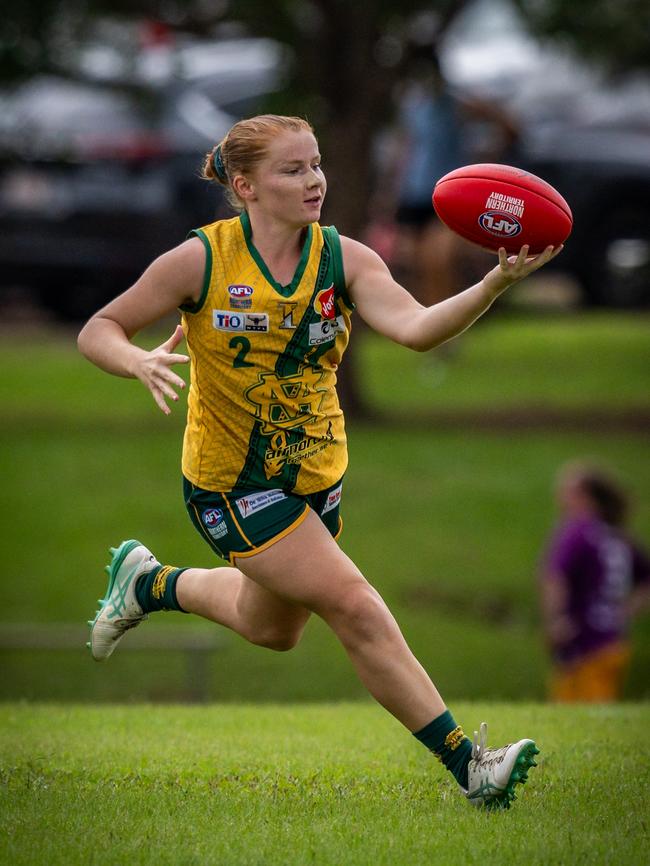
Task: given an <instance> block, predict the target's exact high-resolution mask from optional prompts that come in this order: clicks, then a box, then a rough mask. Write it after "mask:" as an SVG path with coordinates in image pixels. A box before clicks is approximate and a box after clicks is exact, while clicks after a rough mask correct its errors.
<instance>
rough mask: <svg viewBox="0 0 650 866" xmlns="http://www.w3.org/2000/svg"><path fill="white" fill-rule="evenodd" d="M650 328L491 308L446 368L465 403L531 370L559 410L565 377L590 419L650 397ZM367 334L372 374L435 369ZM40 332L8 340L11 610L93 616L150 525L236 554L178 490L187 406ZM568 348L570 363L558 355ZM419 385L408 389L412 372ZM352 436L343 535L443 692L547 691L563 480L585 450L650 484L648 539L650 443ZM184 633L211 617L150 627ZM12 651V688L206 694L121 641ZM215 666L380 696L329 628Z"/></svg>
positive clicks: (641, 664) (7, 662) (80, 695)
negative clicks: (542, 586)
mask: <svg viewBox="0 0 650 866" xmlns="http://www.w3.org/2000/svg"><path fill="white" fill-rule="evenodd" d="M646 321H647V319H643V318H642V317H634V318H633V317H630V316H610V317H609V318H607V319H605V317H603V316H587V317H584V318H583V317H574V316H572V317H569V318H567V319H564V318H559V317H546V318H539V319H532V318H526V317H520V318H511V317H505V316H504V317H497V318H496V320H495V321H494V322H492V321H491V320H488V321H486V323H481V325H480V326H478V327H477V328H475V329H474V330H473V331H471V332H470V333H469V334H468V335H467V336H466V337H463V339H462V342H461V343H460V349H459V352H458V354H457V355H452V357H451V358H450V359H449V361H448V362H447V363H448V366H447V373H446V375H447V378H446V380H445V381H446V382H447V383H448V384H447V385H445V388H446V389H447V390H446V391H445V393H446V394H447V398H446V399H448V400H451V398H452V396H453V397H454V399H456V400H457V401H458V405H463V406H467V407H470V406H472V405H480V400H479V399H478V397H477V388H476V382H477V381H478V382H480V383H482V387H483V388H484V389H486V390H490V394H491V395H492V396H491V398H490V399H491V400H492V403H491V404H490V405H500V406H507V405H508V401H509V400H510V399H511V397H509V396H508V394H509V393H510V392H511V391H512V389H513V387H514V386H513V383H512V379H513V378H516V377H519V378H518V381H520V382H521V384H520V386H519V399H520V401H521V402H522V403H525V402H527V403H528V404H530V403H535V402H538V403H539V402H541V397H539V396H538V395H539V394H540V393H541V391H542V389H543V386H544V385H545V383H547V385H546V386H545V387H546V392H545V393H547V397H545V398H544V399H548V400H549V401H550V400H551V397H552V395H553V394H556V396H557V395H560V394H565V395H566V393H567V389H568V388H569V387H570V388H571V389H573V391H575V392H576V394H578V395H579V396H580V400H578V398H577V397H576V405H577V407H578V408H577V410H576V411H577V412H578V413H579V412H580V407H584V406H586V405H590V406H605V408H607V407H609V406H610V402H608V400H609V397H610V396H611V405H612V406H615V407H619V408H620V407H622V406H626V407H628V408H629V407H636V406H640V405H643V402H642V401H643V400H647V382H648V372H647V370H646V373H645V385H646V388H645V391H644V390H643V387H642V385H643V376H642V374H641V370H642V366H643V359H644V358H645V357H646V349H645V345H646V344H645V343H643V342H642V340H641V339H640V331H641V326H642V325H645V322H646ZM626 335H627V345H626ZM357 336H358V337H359V336H360V337H361V340H360V347H361V351H360V360H361V361H363V364H364V367H365V368H366V369H367V370H368V372H369V375H371V376H375V375H376V374H377V369H380V368H383V369H390V368H391V365H392V364H397V365H398V366H399V365H401V367H399V369H404V370H409V369H410V366H409V365H411V364H413V363H416V364H420V363H425V362H427V361H428V360H429V359H427V358H426V357H423V356H420V355H416V354H413V353H409V352H407V351H406V350H400V349H398V348H396V347H393V346H392V345H391V344H390V343H389V342H388V341H385V340H384V341H382V342H381V344H379V343H377V342H376V341H375V339H374V338H373V337H372V336H371V335H369V334H362V335H357ZM37 337H38V339H37V340H36V339H35V340H34V342H33V344H30V343H29V342H28V341H27V339H26V336H25V335H18V334H17V335H13V336H7V337H6V338H5V339H4V341H3V343H2V345H1V346H0V360H1V363H2V367H3V371H4V376H3V379H2V382H1V383H0V399H1V400H2V401H3V407H4V408H5V419H4V421H3V424H2V425H1V426H0V447H1V448H2V453H3V455H8V456H9V458H10V459H7V460H5V461H4V465H3V485H2V487H1V488H0V508H1V509H2V523H1V524H0V525H1V526H2V531H1V532H0V555H1V556H2V561H3V563H6V564H7V566H6V567H7V576H6V579H5V581H4V583H3V605H2V610H1V611H0V621H4V622H35V623H39V622H79V623H82V622H84V621H85V620H86V619H87V618H88V617H89V616H91V615H92V613H93V611H94V610H95V599H97V598H99V597H100V595H101V594H102V592H103V590H104V581H105V575H104V574H103V571H102V567H103V566H104V564H105V563H106V562H107V552H106V551H107V548H108V546H109V545H110V544H115V543H116V542H119V541H120V540H121V539H123V538H130V537H136V538H141V539H142V540H143V541H145V542H146V543H147V544H148V545H149V546H150V547H151V548H152V549H153V550H154V551H155V552H156V554H157V555H158V556H159V557H160V558H162V559H164V560H167V561H171V562H174V563H176V564H179V565H184V564H197V565H203V564H205V565H208V564H218V562H217V561H216V560H214V559H213V558H212V555H211V553H210V551H209V550H208V548H207V547H206V546H205V544H204V542H203V541H202V539H201V538H200V537H199V536H198V534H197V533H196V532H195V530H194V529H193V527H192V526H191V524H190V521H189V518H188V517H187V516H186V514H185V511H184V506H183V502H182V499H181V485H180V466H179V459H180V440H181V436H182V426H183V414H184V413H183V410H182V407H180V406H179V407H177V408H176V411H175V412H174V414H173V416H172V417H171V418H165V417H163V416H162V414H161V413H160V412H159V411H158V410H157V409H156V408H155V406H154V405H153V402H152V401H151V400H150V399H149V397H148V395H147V394H146V393H145V392H144V391H143V389H142V387H141V386H140V385H139V383H137V382H131V381H127V380H122V379H117V378H114V377H111V376H107V375H105V374H102V373H101V372H100V371H98V370H96V369H95V368H93V367H92V366H91V365H90V364H88V363H86V362H84V361H83V360H82V359H81V358H80V357H79V355H78V354H77V353H76V350H75V347H74V342H73V339H72V335H70V334H63V335H61V334H56V333H52V334H50V333H45V334H42V333H40V334H38V335H37ZM145 340H149V341H150V342H152V341H153V340H154V338H153V337H151V336H148V337H146V338H145ZM646 342H647V341H646ZM380 346H381V352H380V351H379V349H380ZM549 346H553V347H554V351H553V353H551V352H549V351H548V347H549ZM576 347H578V348H579V351H578V348H576ZM625 347H626V348H625ZM624 348H625V351H624ZM396 352H397V353H399V361H397V360H396V355H395V353H396ZM500 352H503V353H504V354H503V355H500ZM493 355H495V358H494V359H493V363H495V364H496V363H497V362H498V361H499V358H501V361H500V364H501V368H502V369H501V373H500V375H499V376H498V377H497V376H496V375H495V374H494V370H492V372H491V373H490V375H486V376H484V375H483V373H482V372H481V371H482V364H483V363H487V362H488V360H489V359H490V358H491V357H492V356H493ZM530 357H532V358H534V359H535V363H534V364H532V366H531V365H529V363H528V361H529V359H530ZM557 357H561V358H563V359H564V361H565V362H566V364H567V366H566V369H567V370H570V371H571V375H570V376H569V375H567V374H566V373H563V374H562V375H559V373H558V371H556V370H554V369H552V368H551V367H552V365H551V367H545V366H544V364H550V363H551V361H553V359H554V358H557ZM373 358H374V359H375V361H372V359H373ZM364 359H365V360H364ZM480 359H482V360H480ZM580 359H586V360H580ZM479 360H480V363H479ZM371 361H372V363H371ZM569 361H571V363H570V364H569V363H568V362H569ZM553 363H554V361H553ZM649 369H650V368H649ZM515 374H516V376H515ZM393 375H394V374H393ZM608 376H609V377H610V378H609V379H608V378H607V377H608ZM611 377H615V381H612V379H611ZM547 380H548V382H550V383H551V384H552V385H553V387H552V388H551V387H550V386H549V385H548V382H547ZM569 380H571V381H570V382H569ZM573 380H575V381H573ZM391 381H393V384H392V385H390V383H389V385H390V387H387V388H386V393H385V394H384V395H383V396H381V395H380V394H379V393H377V392H374V398H376V402H379V400H380V396H381V399H383V400H384V407H388V397H389V396H390V399H391V400H393V398H394V400H395V403H394V405H393V408H394V410H395V412H396V413H398V412H399V405H398V403H399V399H401V397H400V394H401V392H399V391H398V389H397V388H396V386H395V384H394V379H393V380H391ZM405 381H407V382H408V383H409V387H411V384H410V383H411V377H410V376H407V377H405ZM577 383H580V386H579V387H578V384H577ZM604 383H605V384H604ZM418 387H419V386H418ZM413 388H414V389H415V390H417V387H416V385H413ZM421 392H422V393H424V388H422V389H421ZM548 395H550V396H548ZM404 399H406V397H404ZM558 399H559V397H558ZM562 399H565V397H563V398H562ZM566 399H568V398H566ZM405 405H406V404H405ZM438 405H441V404H440V403H439V402H438V397H436V406H438ZM442 405H445V404H444V402H443V404H442ZM446 405H448V406H451V404H450V403H449V402H447V404H446ZM549 405H550V403H549ZM578 418H579V414H578ZM349 438H350V456H351V466H350V470H349V472H348V475H347V477H346V482H345V494H344V502H343V515H344V520H345V532H344V535H343V538H342V544H343V547H344V549H345V550H346V551H347V552H348V553H349V554H350V555H351V556H352V558H353V559H354V560H355V561H356V562H357V563H358V564H359V566H360V567H361V568H362V570H363V571H364V573H365V574H366V575H367V576H368V578H369V579H370V580H371V582H372V583H373V584H375V585H376V586H377V588H378V589H379V590H380V592H381V593H382V594H383V595H384V597H385V598H386V600H387V601H388V603H389V604H390V606H391V608H392V609H393V610H394V612H395V614H396V616H397V618H398V621H399V622H400V624H401V626H402V628H403V631H404V632H405V634H406V636H407V638H408V640H409V642H410V643H411V645H412V647H413V649H414V651H415V652H416V654H417V655H418V657H419V658H420V659H421V661H422V662H423V664H424V665H425V666H426V667H427V669H428V670H429V671H430V672H431V674H432V675H433V677H434V678H435V680H436V682H437V684H438V685H439V687H440V688H441V690H442V692H443V694H444V695H445V696H447V697H449V698H454V697H463V696H472V697H474V698H485V699H492V698H498V699H514V698H521V699H540V698H541V697H542V696H543V694H544V676H545V666H546V660H545V655H544V651H543V648H542V643H541V639H540V635H539V630H538V611H537V596H536V572H537V567H538V562H539V557H540V552H541V549H542V546H543V544H544V541H545V539H546V537H547V534H548V532H549V530H550V528H551V526H552V524H553V520H554V510H553V502H552V479H553V476H554V473H555V471H556V469H557V467H558V465H559V464H560V463H562V462H563V461H564V460H566V459H567V458H570V457H574V456H576V455H590V456H594V457H596V458H599V459H600V460H602V461H604V462H607V463H608V464H611V465H613V466H614V467H616V469H617V470H618V471H619V472H620V474H621V475H622V476H623V478H624V479H625V480H626V481H627V482H628V483H629V485H630V487H631V488H632V490H633V491H635V493H636V494H637V498H638V507H637V510H636V512H635V515H634V523H633V528H634V530H635V531H636V532H637V533H638V534H641V535H642V536H643V534H644V532H646V531H647V530H646V528H647V526H648V525H650V499H649V498H648V497H647V495H646V491H647V490H649V489H650V463H649V462H648V460H647V437H644V436H642V435H640V434H626V433H624V432H619V433H617V434H616V435H613V434H606V433H603V432H598V431H590V430H589V429H587V428H586V427H585V428H584V429H582V430H581V429H580V428H579V427H578V428H577V429H576V430H574V431H573V432H566V431H562V430H557V429H556V430H546V431H545V430H536V431H534V432H520V431H519V432H518V431H511V432H502V433H497V432H488V431H483V430H480V429H474V430H465V429H462V428H459V429H457V430H453V429H448V430H446V431H444V432H441V431H440V430H436V429H435V428H431V429H428V428H427V427H425V426H420V427H418V428H415V429H413V430H411V431H405V430H403V429H399V430H398V429H383V428H381V427H368V426H351V427H350V430H349ZM646 539H647V535H646ZM0 624H1V622H0ZM170 624H174V625H177V626H182V627H185V628H211V626H210V625H208V624H207V623H201V622H200V621H198V620H194V619H192V618H189V617H183V616H181V615H177V614H165V615H160V616H157V617H152V619H151V621H150V622H149V623H147V624H146V625H145V626H143V628H146V629H148V630H155V629H158V630H163V629H165V628H166V627H168V626H169V625H170ZM635 638H636V639H635V644H636V654H635V660H634V667H633V671H632V675H631V678H630V682H629V685H628V692H627V693H628V696H629V697H643V696H644V697H650V621H649V619H648V618H646V619H645V620H644V621H643V622H640V623H639V624H638V625H637V627H636V633H635ZM125 644H126V641H125ZM45 662H47V664H45ZM0 664H1V665H2V669H3V676H2V677H0V698H4V699H7V698H15V697H26V698H31V699H38V698H47V699H54V700H56V699H72V700H104V699H115V698H122V699H124V698H125V697H126V698H128V699H129V700H142V699H147V700H161V699H162V700H164V699H170V698H173V699H182V698H185V697H187V695H188V689H187V683H186V676H185V664H186V662H185V660H184V659H183V658H182V657H180V656H179V655H178V654H177V653H172V652H169V653H157V654H153V653H151V654H137V653H129V652H123V651H122V650H121V651H120V652H119V653H117V654H116V656H115V658H113V659H111V662H110V664H109V665H106V666H99V665H94V664H91V663H90V662H89V660H88V657H87V655H86V653H85V650H84V648H83V647H82V646H80V648H79V650H78V651H70V652H59V653H45V652H38V651H29V652H2V654H1V656H0ZM209 677H210V682H209V693H210V694H211V695H212V696H213V697H214V698H216V699H219V700H231V701H237V700H265V701H274V700H300V701H317V700H327V699H350V698H358V697H361V696H363V690H362V688H361V686H360V685H359V684H358V683H357V681H356V679H355V677H354V675H353V673H352V671H351V668H350V664H349V661H348V659H347V657H346V656H345V654H344V653H343V651H342V650H341V649H340V647H339V646H338V645H337V643H336V642H335V640H334V639H333V637H332V636H331V634H330V633H329V632H328V630H327V629H326V628H325V627H324V626H323V625H322V624H321V623H320V622H319V621H316V620H314V621H312V622H311V623H310V624H309V626H308V628H307V632H306V634H305V637H304V639H303V642H302V643H301V645H300V646H299V647H298V648H297V649H296V650H294V651H293V652H292V653H288V654H282V655H276V654H273V653H269V652H268V651H264V650H260V649H259V648H255V647H251V646H249V645H247V644H246V643H245V642H244V641H242V640H241V639H240V638H238V637H236V636H234V635H230V634H228V633H225V632H224V633H223V647H222V649H221V650H220V651H219V653H217V654H216V656H215V658H214V660H213V663H212V667H211V672H210V675H209ZM125 682H128V684H129V690H128V695H126V696H125V695H124V683H125Z"/></svg>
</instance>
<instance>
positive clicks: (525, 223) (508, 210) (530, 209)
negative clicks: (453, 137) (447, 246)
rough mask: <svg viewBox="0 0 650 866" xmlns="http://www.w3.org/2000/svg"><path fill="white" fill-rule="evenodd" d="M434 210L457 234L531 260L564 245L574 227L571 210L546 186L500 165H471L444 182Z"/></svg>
mask: <svg viewBox="0 0 650 866" xmlns="http://www.w3.org/2000/svg"><path fill="white" fill-rule="evenodd" d="M433 206H434V208H435V210H436V213H437V214H438V216H439V217H440V219H441V220H442V221H443V223H445V225H447V226H448V227H449V228H450V229H451V230H452V231H454V232H456V234H459V235H460V236H461V237H463V238H465V239H466V240H468V241H471V242H472V243H475V244H478V245H479V246H481V247H484V248H485V249H488V250H493V251H496V250H498V249H499V247H504V248H505V249H506V251H507V252H508V253H517V252H519V250H520V249H521V247H522V246H523V245H524V244H528V245H529V247H530V250H529V253H530V255H538V254H539V253H541V252H543V250H544V249H545V248H546V247H547V246H549V245H552V246H554V247H557V246H559V245H560V244H562V243H564V241H565V240H566V239H567V238H568V236H569V234H570V233H571V229H572V227H573V215H572V214H571V208H570V207H569V205H568V204H567V202H566V201H565V200H564V198H562V196H561V195H560V193H559V192H558V191H557V190H556V189H555V188H554V187H552V186H551V185H550V184H549V183H546V181H545V180H542V179H541V178H540V177H537V176H536V175H534V174H530V173H529V172H527V171H524V170H523V169H521V168H514V167H513V166H511V165H500V164H498V163H480V164H477V165H465V166H463V167H462V168H457V169H455V170H454V171H450V172H449V174H446V175H444V177H441V178H440V180H439V181H438V182H437V183H436V186H435V189H434V191H433Z"/></svg>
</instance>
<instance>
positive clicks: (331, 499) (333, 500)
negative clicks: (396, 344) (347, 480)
mask: <svg viewBox="0 0 650 866" xmlns="http://www.w3.org/2000/svg"><path fill="white" fill-rule="evenodd" d="M342 493H343V484H342V483H341V484H339V486H338V487H335V488H334V490H330V492H329V493H328V494H327V502H326V503H325V507H324V508H323V510H322V511H321V517H322V516H323V514H327V512H328V511H332V510H333V509H334V508H336V507H337V505H339V503H340V502H341V494H342Z"/></svg>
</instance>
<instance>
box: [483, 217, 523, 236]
mask: <svg viewBox="0 0 650 866" xmlns="http://www.w3.org/2000/svg"><path fill="white" fill-rule="evenodd" d="M478 224H479V225H480V227H481V228H482V229H483V231H486V232H488V234H491V235H495V237H498V238H514V237H515V236H516V235H518V234H519V233H520V232H521V223H520V222H519V220H518V219H516V218H515V217H513V216H510V215H509V214H504V213H499V211H492V210H488V211H485V212H484V213H482V214H481V215H480V217H479V218H478Z"/></svg>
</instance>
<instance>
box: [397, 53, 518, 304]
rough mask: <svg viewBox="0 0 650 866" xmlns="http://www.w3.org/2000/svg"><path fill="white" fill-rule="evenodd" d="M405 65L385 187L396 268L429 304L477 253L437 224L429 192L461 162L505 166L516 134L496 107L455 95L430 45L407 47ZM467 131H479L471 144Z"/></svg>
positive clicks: (448, 291)
mask: <svg viewBox="0 0 650 866" xmlns="http://www.w3.org/2000/svg"><path fill="white" fill-rule="evenodd" d="M405 68H406V80H405V85H404V87H403V89H402V90H401V92H400V93H399V94H398V110H397V129H396V140H395V144H394V155H393V157H392V160H391V162H392V163H393V165H392V166H391V175H392V176H393V177H394V181H393V183H392V185H389V186H392V192H391V196H392V198H393V202H392V210H393V212H394V219H395V223H396V227H397V237H396V244H395V265H396V266H398V267H401V268H403V270H404V271H405V272H406V273H408V277H409V283H410V284H412V285H413V291H414V294H415V296H416V297H417V299H418V300H419V301H420V302H421V303H423V304H434V303H436V302H437V301H441V300H444V299H445V298H448V297H450V296H451V295H453V294H455V293H456V292H457V291H458V290H459V289H460V288H461V284H462V283H463V282H464V280H465V274H464V273H463V268H462V264H463V261H462V260H463V258H465V259H466V258H467V257H468V256H470V257H474V258H476V257H477V254H478V256H480V252H478V251H477V249H476V248H474V247H472V246H471V245H470V244H468V243H467V242H466V241H463V240H462V239H461V238H459V237H458V236H457V235H455V234H454V233H453V232H452V231H450V229H448V228H447V226H445V225H444V224H443V223H442V222H441V221H440V220H439V219H438V217H437V216H436V213H435V211H434V209H433V206H432V202H431V195H432V193H433V187H434V186H435V184H436V182H437V181H438V180H439V179H440V178H441V177H442V176H443V175H445V174H447V173H448V172H450V171H452V170H453V169H455V168H458V167H459V166H461V165H466V164H468V163H471V162H476V161H482V162H501V161H503V158H504V157H505V156H506V155H507V154H508V153H509V151H510V149H511V148H512V147H513V145H514V144H515V142H516V140H517V137H518V131H517V127H516V125H515V123H514V121H513V120H512V118H510V117H509V116H508V115H507V113H506V112H505V111H503V110H502V109H501V108H499V107H498V106H497V105H495V104H493V103H491V102H486V101H484V100H480V99H476V98H472V97H470V96H469V95H464V94H461V93H457V92H454V90H453V89H452V88H451V87H450V86H449V84H448V83H447V81H446V80H445V77H444V75H443V73H442V70H441V67H440V60H439V57H438V54H437V51H436V49H435V47H433V46H432V45H431V44H426V45H415V46H411V48H410V49H409V51H408V55H407V58H406V66H405ZM470 126H471V127H473V129H474V131H475V132H477V133H478V134H477V135H476V138H477V140H476V141H474V142H471V141H470V138H471V135H470V132H469V129H470ZM481 266H482V265H481Z"/></svg>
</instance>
